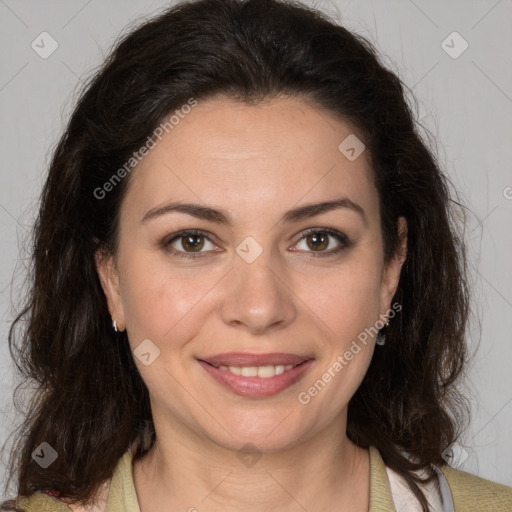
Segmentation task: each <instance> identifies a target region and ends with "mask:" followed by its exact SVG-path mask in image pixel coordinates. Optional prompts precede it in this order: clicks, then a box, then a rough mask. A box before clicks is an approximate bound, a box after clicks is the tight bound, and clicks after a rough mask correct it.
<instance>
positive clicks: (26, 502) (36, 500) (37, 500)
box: [16, 491, 73, 512]
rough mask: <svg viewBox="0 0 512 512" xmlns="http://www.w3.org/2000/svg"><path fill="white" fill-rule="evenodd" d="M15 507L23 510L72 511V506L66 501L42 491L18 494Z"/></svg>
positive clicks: (35, 511)
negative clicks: (27, 494)
mask: <svg viewBox="0 0 512 512" xmlns="http://www.w3.org/2000/svg"><path fill="white" fill-rule="evenodd" d="M16 508H17V509H18V510H22V511H23V512H73V508H71V507H70V506H69V505H68V504H67V503H64V502H63V501H61V500H59V499H58V498H55V497H53V496H50V495H48V494H46V493H44V492H42V491H37V492H34V493H33V494H31V495H30V496H18V498H17V499H16Z"/></svg>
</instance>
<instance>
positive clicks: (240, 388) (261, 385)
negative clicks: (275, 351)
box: [198, 359, 313, 398]
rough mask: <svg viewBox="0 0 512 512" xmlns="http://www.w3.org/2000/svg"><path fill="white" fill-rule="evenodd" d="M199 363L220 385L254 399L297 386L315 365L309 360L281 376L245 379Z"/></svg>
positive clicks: (202, 362) (201, 362) (227, 371)
mask: <svg viewBox="0 0 512 512" xmlns="http://www.w3.org/2000/svg"><path fill="white" fill-rule="evenodd" d="M198 363H199V364H200V365H201V366H202V367H203V368H204V369H205V370H206V371H207V372H208V373H209V374H210V375H211V376H212V377H213V378H214V379H215V380H216V381H217V382H219V383H220V384H222V385H223V386H224V387H226V388H227V389H229V390H230V391H232V392H233V393H235V394H237V395H240V396H247V397H253V398H265V397H268V396H274V395H277V394H278V393H281V391H284V390H285V389H288V388H289V387H290V386H292V385H293V384H295V383H296V382H297V381H298V380H300V379H301V378H302V376H303V375H304V373H305V372H306V371H307V370H308V369H309V368H310V367H311V365H312V364H313V359H309V360H308V361H305V362H304V363H302V364H299V365H297V366H295V367H294V368H292V369H291V370H287V371H285V372H283V373H281V374H280V375H274V377H268V378H262V377H243V376H242V375H235V374H234V373H231V372H230V371H229V370H221V369H220V368H216V367H215V366H212V365H211V364H208V363H205V362H204V361H199V360H198Z"/></svg>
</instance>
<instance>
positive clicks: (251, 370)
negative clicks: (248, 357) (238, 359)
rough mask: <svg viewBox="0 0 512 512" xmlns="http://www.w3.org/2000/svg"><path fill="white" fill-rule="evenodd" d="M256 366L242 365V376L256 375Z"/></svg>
mask: <svg viewBox="0 0 512 512" xmlns="http://www.w3.org/2000/svg"><path fill="white" fill-rule="evenodd" d="M257 376H258V367H257V366H243V367H242V377H257Z"/></svg>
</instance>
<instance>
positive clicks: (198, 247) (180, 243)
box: [161, 231, 216, 258]
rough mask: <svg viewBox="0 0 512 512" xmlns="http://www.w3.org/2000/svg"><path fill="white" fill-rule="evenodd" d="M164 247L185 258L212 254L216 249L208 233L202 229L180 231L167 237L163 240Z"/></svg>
mask: <svg viewBox="0 0 512 512" xmlns="http://www.w3.org/2000/svg"><path fill="white" fill-rule="evenodd" d="M161 245H162V248H163V249H164V250H166V251H168V252H170V253H171V254H172V255H174V256H177V257H183V258H187V257H188V258H200V257H207V256H210V255H211V254H208V253H211V252H212V250H213V251H216V247H215V244H214V243H212V241H211V240H210V237H209V235H208V234H206V233H203V232H200V231H180V232H179V233H174V235H173V236H171V237H170V238H169V237H166V238H164V239H163V240H162V242H161Z"/></svg>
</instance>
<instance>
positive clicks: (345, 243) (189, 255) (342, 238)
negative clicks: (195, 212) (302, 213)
mask: <svg viewBox="0 0 512 512" xmlns="http://www.w3.org/2000/svg"><path fill="white" fill-rule="evenodd" d="M319 233H323V234H326V235H330V236H332V237H334V238H335V239H336V240H337V241H338V242H339V243H340V245H339V246H338V247H337V248H335V249H331V250H329V251H319V252H315V251H306V252H308V253H312V255H311V256H312V257H314V258H316V257H319V258H322V257H328V256H333V255H335V254H338V253H340V252H341V251H344V250H345V249H348V248H349V247H351V246H352V245H353V242H352V241H351V240H350V239H349V238H348V237H347V235H345V234H344V233H341V232H340V231H337V230H335V229H331V228H310V229H307V230H306V231H304V232H303V233H302V237H301V238H300V240H299V241H298V242H297V244H298V243H300V242H301V241H302V240H304V239H305V238H306V237H307V236H309V235H314V234H319ZM186 235H198V236H202V237H204V238H206V239H207V240H209V241H210V242H212V241H211V240H210V238H209V237H208V233H206V232H205V231H201V230H196V229H185V230H183V231H179V232H177V233H174V234H172V235H171V237H170V238H169V237H167V238H165V239H164V240H162V242H161V245H162V247H163V248H164V249H165V250H166V251H167V252H170V253H171V255H172V256H176V257H177V258H182V259H199V258H208V257H210V256H209V255H208V254H205V253H204V252H195V253H194V252H186V251H178V250H176V249H174V248H173V247H170V246H171V244H172V243H173V242H174V241H175V240H177V239H179V238H182V237H184V236H186ZM212 243H213V242H212ZM297 244H295V245H297Z"/></svg>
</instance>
